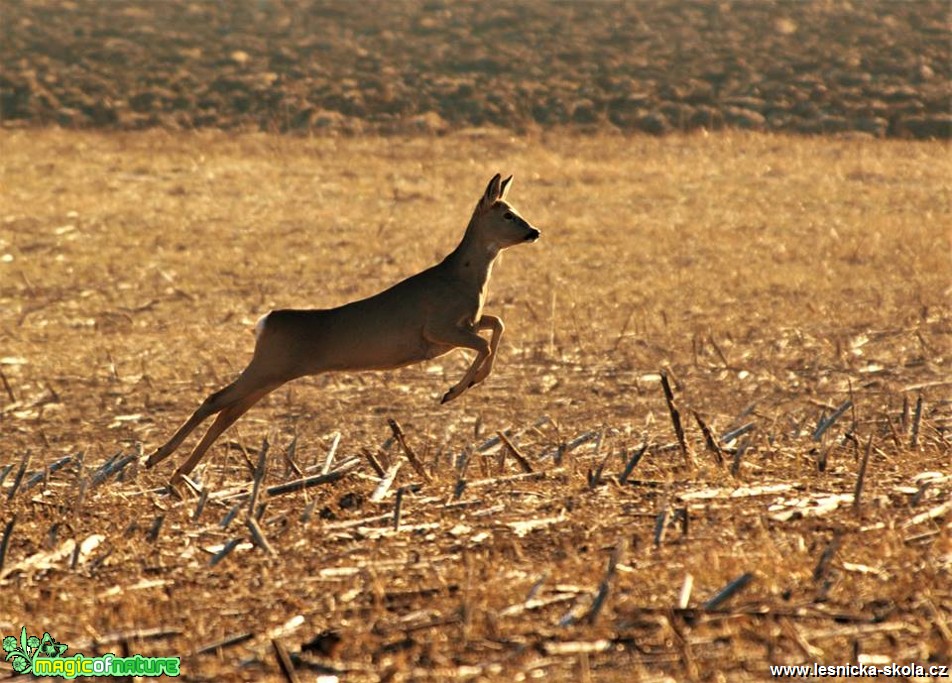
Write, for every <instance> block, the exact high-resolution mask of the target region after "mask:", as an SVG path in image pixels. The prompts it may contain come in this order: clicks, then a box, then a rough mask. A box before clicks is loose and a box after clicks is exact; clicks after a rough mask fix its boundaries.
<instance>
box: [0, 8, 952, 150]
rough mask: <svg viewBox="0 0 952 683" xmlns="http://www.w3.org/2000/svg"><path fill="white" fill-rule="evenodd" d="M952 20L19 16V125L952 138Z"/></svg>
mask: <svg viewBox="0 0 952 683" xmlns="http://www.w3.org/2000/svg"><path fill="white" fill-rule="evenodd" d="M949 19H950V10H949V4H948V3H947V2H941V1H922V2H853V3H849V2H797V3H794V2H737V3H727V2H671V1H667V2H643V3H635V2H627V3H617V2H598V3H586V2H559V3H553V2H540V1H530V2H517V3H485V2H480V3H475V2H474V3H456V2H449V1H441V0H423V1H409V2H341V1H337V2H320V3H308V2H302V1H295V0H269V1H267V2H250V1H245V2H242V1H236V2H219V3H214V2H195V1H192V0H162V2H142V1H139V2H130V1H110V2H70V1H67V0H63V1H44V0H4V3H3V5H2V7H0V119H2V121H3V122H4V123H5V124H7V125H11V124H13V125H19V124H30V125H33V124H48V123H58V124H60V125H62V126H66V127H82V128H87V127H99V128H110V129H140V128H150V127H157V126H158V127H167V128H186V129H191V128H206V127H218V128H226V129H253V130H266V131H315V130H319V131H345V132H361V131H367V130H374V131H378V132H397V131H399V132H408V131H428V132H445V131H447V130H452V129H459V128H466V127H472V126H487V125H491V126H498V127H503V128H509V129H514V130H526V129H532V128H535V127H539V126H542V127H550V126H572V127H578V128H582V129H586V130H592V129H610V128H618V129H621V130H624V131H644V132H648V133H653V134H663V133H666V132H669V131H673V130H694V129H699V128H704V129H708V130H716V129H720V128H722V127H738V128H745V129H757V130H770V131H785V132H796V133H844V132H858V133H864V134H869V135H873V136H879V137H881V136H897V137H916V138H930V137H941V138H948V137H949V136H950V134H952V116H950V109H949V103H950V97H952V86H950V78H949V71H950V65H952V53H950V46H952V39H950V38H952V33H950V24H949Z"/></svg>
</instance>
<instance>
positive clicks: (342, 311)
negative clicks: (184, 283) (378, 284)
mask: <svg viewBox="0 0 952 683" xmlns="http://www.w3.org/2000/svg"><path fill="white" fill-rule="evenodd" d="M511 183H512V176H509V177H508V178H506V179H505V180H501V179H500V176H499V174H498V173H497V174H496V175H495V176H493V178H492V180H490V181H489V185H488V186H487V187H486V192H485V193H484V194H483V196H482V198H481V199H480V200H479V203H478V204H477V205H476V209H475V210H474V211H473V216H472V218H470V220H469V225H468V226H467V227H466V232H465V234H464V235H463V239H462V241H460V243H459V246H457V247H456V249H454V250H453V251H452V253H450V254H449V255H448V256H447V257H446V258H444V259H443V260H442V261H441V262H440V263H438V264H436V265H435V266H432V267H431V268H428V269H427V270H424V271H423V272H422V273H417V274H416V275H413V276H412V277H409V278H407V279H406V280H403V281H402V282H399V283H397V284H396V285H394V286H393V287H391V288H390V289H387V290H384V291H383V292H380V293H379V294H376V295H374V296H372V297H369V298H367V299H361V300H360V301H354V302H352V303H349V304H345V305H343V306H340V307H338V308H331V309H324V310H275V311H271V312H270V313H267V314H266V315H264V316H263V317H262V318H261V319H260V320H259V321H258V323H257V325H255V334H256V339H257V340H256V343H255V350H254V355H253V356H252V358H251V362H250V363H249V364H248V367H246V368H245V369H244V371H243V372H242V373H241V374H240V375H239V376H238V379H236V380H235V381H234V382H232V383H231V384H229V385H228V386H226V387H225V388H223V389H220V390H219V391H216V392H214V393H213V394H210V395H209V396H208V397H207V398H206V399H205V400H204V401H203V402H202V404H201V405H200V406H199V407H198V409H197V410H196V411H195V412H194V413H193V414H192V416H191V417H190V418H188V420H186V422H185V424H183V425H182V426H181V427H180V428H179V430H178V431H177V432H175V434H174V435H172V438H171V439H169V440H168V442H166V443H165V445H163V446H162V447H160V448H159V449H158V450H156V451H155V452H153V453H152V454H151V455H150V456H149V457H148V459H147V461H146V467H153V466H155V465H157V464H158V463H160V462H162V461H163V460H165V459H166V458H168V457H169V456H170V455H172V453H174V452H175V450H176V449H177V448H178V447H179V446H180V445H181V444H182V442H183V441H184V440H185V439H186V437H188V435H189V434H191V433H192V431H193V430H194V429H195V428H196V427H198V425H200V424H201V423H202V422H204V421H205V420H206V419H207V418H208V417H210V416H212V415H214V414H215V413H218V417H217V418H216V419H215V421H214V422H213V423H212V425H211V427H209V428H208V431H207V432H205V436H204V437H202V440H201V441H199V443H198V445H196V446H195V448H194V450H193V451H192V453H191V455H189V457H188V459H187V460H186V461H185V462H184V463H182V465H181V466H180V467H179V468H178V469H177V470H176V471H175V473H174V474H173V475H172V478H171V481H170V487H171V488H172V490H175V488H176V487H177V486H178V485H179V484H181V483H182V482H183V481H184V478H185V476H186V475H187V474H189V473H190V472H191V471H192V470H193V469H194V468H195V466H196V465H197V464H198V463H199V461H201V459H202V457H204V455H205V453H206V451H208V449H209V447H210V446H211V445H212V444H213V443H214V442H215V439H217V438H218V437H219V436H220V435H221V433H222V432H224V431H225V430H226V429H227V428H228V427H229V426H231V425H232V424H233V423H234V422H235V421H236V420H237V419H238V418H239V417H241V416H242V415H244V414H245V413H246V412H247V411H248V409H249V408H251V406H253V405H254V404H255V403H257V402H258V401H260V400H261V399H262V398H263V397H264V396H266V395H267V394H269V393H271V392H272V391H274V390H275V389H277V388H278V387H280V386H281V385H283V384H286V383H287V382H290V381H291V380H293V379H297V378H298V377H303V376H305V375H317V374H320V373H323V372H330V371H339V370H387V369H391V368H399V367H403V366H405V365H410V364H412V363H418V362H420V361H424V360H428V359H430V358H436V357H437V356H442V355H443V354H445V353H448V352H450V351H452V350H453V349H456V348H463V349H471V350H473V351H475V352H476V358H475V360H473V363H472V365H470V367H469V369H468V370H467V371H466V374H465V375H463V378H462V379H461V380H460V381H459V382H457V383H456V384H455V385H454V386H453V387H451V388H450V390H449V391H447V392H446V394H444V395H443V400H442V401H441V402H442V403H447V402H449V401H452V400H454V399H457V398H459V397H460V396H462V394H463V393H464V392H465V391H466V390H467V389H469V388H470V387H473V386H476V385H477V384H479V383H480V382H482V381H483V380H485V379H486V377H488V376H489V373H490V372H492V369H493V363H494V362H495V360H496V350H497V349H498V347H499V340H500V339H501V338H502V333H503V329H504V328H503V324H502V320H500V319H499V318H497V317H496V316H493V315H483V304H484V303H485V301H486V292H487V288H488V285H489V276H490V275H491V274H492V269H493V263H495V260H496V256H498V255H499V252H500V251H502V250H503V249H506V248H507V247H512V246H514V245H516V244H521V243H522V242H534V241H535V240H537V239H538V238H539V235H540V232H539V230H537V229H536V228H534V227H533V226H532V225H530V224H529V222H528V221H526V220H525V219H524V218H523V217H522V216H520V215H519V213H518V212H517V211H516V210H515V209H514V208H513V207H512V206H511V205H510V204H509V203H508V202H506V194H507V192H508V190H509V187H510V185H511ZM482 330H490V331H491V333H492V334H491V336H490V339H489V341H486V339H484V338H483V337H481V336H480V335H479V334H478V333H479V332H480V331H482Z"/></svg>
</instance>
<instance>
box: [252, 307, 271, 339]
mask: <svg viewBox="0 0 952 683" xmlns="http://www.w3.org/2000/svg"><path fill="white" fill-rule="evenodd" d="M269 315H271V311H268V312H267V313H265V314H264V315H263V316H261V317H260V318H258V322H256V323H255V341H258V340H259V339H261V333H262V332H264V326H265V325H267V324H268V316H269Z"/></svg>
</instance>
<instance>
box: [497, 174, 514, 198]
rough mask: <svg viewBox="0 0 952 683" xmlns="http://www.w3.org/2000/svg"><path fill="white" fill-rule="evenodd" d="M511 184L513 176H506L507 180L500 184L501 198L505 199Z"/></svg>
mask: <svg viewBox="0 0 952 683" xmlns="http://www.w3.org/2000/svg"><path fill="white" fill-rule="evenodd" d="M511 184H512V176H509V177H508V178H506V179H505V180H503V181H502V184H500V186H499V198H500V199H505V198H506V194H508V192H509V186H510V185H511Z"/></svg>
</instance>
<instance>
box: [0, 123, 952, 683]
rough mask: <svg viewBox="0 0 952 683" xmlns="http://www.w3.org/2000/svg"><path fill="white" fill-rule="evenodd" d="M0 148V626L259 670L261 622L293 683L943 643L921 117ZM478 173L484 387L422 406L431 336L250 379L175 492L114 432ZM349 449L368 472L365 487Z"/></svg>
mask: <svg viewBox="0 0 952 683" xmlns="http://www.w3.org/2000/svg"><path fill="white" fill-rule="evenodd" d="M0 150H2V153H0V184H2V187H3V192H2V193H0V348H2V352H0V371H2V375H0V379H2V390H0V431H2V444H0V445H2V455H0V481H2V488H0V510H2V513H0V532H2V533H3V534H4V536H3V542H2V543H0V548H2V550H0V587H2V589H3V594H4V598H5V599H4V601H3V606H2V607H0V634H2V635H10V634H15V633H19V629H20V627H21V626H22V625H23V624H26V625H27V626H28V627H29V628H30V630H31V632H40V633H42V632H43V631H49V632H50V633H51V634H52V635H53V636H54V637H55V638H56V639H57V640H58V641H60V642H63V643H67V644H69V647H70V650H69V652H68V653H67V654H73V653H76V652H83V653H85V654H86V655H87V656H92V655H94V654H98V653H104V652H125V653H136V652H138V653H141V654H143V655H155V656H167V655H168V656H171V655H175V656H181V657H182V658H183V659H182V671H183V675H185V676H186V677H187V678H188V679H189V680H284V677H283V675H282V673H281V670H280V668H279V664H278V659H277V658H276V656H275V650H274V648H273V646H272V639H274V640H276V641H277V642H278V643H280V644H281V645H283V647H284V648H285V649H286V650H287V651H288V652H289V653H290V658H291V660H292V662H293V665H294V666H295V667H296V669H297V671H298V674H299V675H300V676H302V679H311V680H313V679H314V678H315V677H316V676H317V675H318V674H326V675H336V676H338V677H340V678H341V679H342V680H347V681H362V680H378V679H386V680H407V679H415V680H418V679H424V680H426V679H430V680H455V679H466V680H524V679H527V678H538V677H551V678H554V679H562V680H606V681H607V680H617V681H622V680H637V679H641V680H764V679H767V678H769V670H768V666H769V665H771V664H787V663H790V664H793V663H811V662H820V663H825V664H845V663H848V662H857V661H859V662H865V663H877V664H880V665H881V664H883V663H888V662H896V663H900V664H908V663H910V662H916V663H919V664H922V665H948V664H950V661H949V649H950V648H949V645H950V640H952V633H950V629H952V591H950V585H952V582H950V578H952V577H950V573H952V481H950V479H949V471H950V459H952V457H950V452H952V449H950V441H952V432H950V424H952V423H950V420H952V403H950V400H949V396H950V379H949V377H950V374H949V351H950V335H952V310H950V303H949V297H950V290H949V287H950V278H949V275H950V264H949V232H948V226H949V225H950V215H949V213H950V195H952V181H950V178H952V161H950V156H949V153H948V148H947V147H945V146H941V145H937V144H926V143H909V142H898V141H896V142H888V141H880V142H862V141H852V140H829V139H814V138H785V137H780V136H766V135H748V134H726V133H725V134H722V135H720V136H714V137H707V136H701V135H698V136H691V137H669V138H664V139H655V138H639V137H621V136H612V135H593V136H587V137H580V136H572V135H565V134H547V133H539V134H535V135H531V136H523V137H510V136H508V135H507V134H504V133H491V132H483V133H479V134H475V133H474V134H453V135H448V136H444V137H439V138H431V137H389V138H378V137H373V136H368V137H356V138H343V139H334V138H326V139H307V140H302V139H292V138H281V137H273V136H267V135H261V134H258V135H241V136H228V135H224V134H220V133H211V132H208V133H201V134H196V133H191V134H183V133H167V132H163V131H151V132H148V133H139V134H122V133H111V134H99V133H80V132H68V131H57V130H32V131H29V132H27V131H4V132H2V133H0ZM497 170H500V171H511V172H513V173H515V174H516V180H515V184H514V187H513V190H512V192H511V195H510V199H511V200H512V202H513V203H514V204H515V205H516V206H517V207H518V208H519V209H520V210H521V211H522V212H523V213H524V214H525V215H526V217H527V218H529V219H530V220H531V221H532V222H533V223H535V224H536V225H538V226H539V227H540V228H541V229H542V230H543V238H542V240H541V241H539V242H538V243H536V244H534V245H531V246H525V247H518V248H515V249H513V250H512V251H511V252H509V253H507V254H506V256H505V258H504V261H503V262H502V263H501V265H500V266H499V267H498V268H497V269H496V272H495V275H494V279H493V283H492V288H491V293H490V300H489V303H488V306H487V311H489V312H492V313H495V314H498V315H500V316H501V317H502V318H503V319H504V320H505V321H506V323H507V333H506V337H505V339H504V340H503V344H502V347H501V358H500V360H499V362H498V363H497V365H496V371H495V373H494V374H493V375H492V376H491V377H490V378H489V379H488V380H487V382H486V383H485V384H484V385H482V386H481V387H478V388H477V389H474V390H472V391H471V392H469V393H468V394H467V395H466V396H464V397H463V398H462V399H460V400H459V401H457V402H455V403H451V404H448V405H446V406H440V405H439V397H440V396H441V395H442V392H443V391H445V390H446V388H447V387H448V386H449V385H450V384H452V383H453V382H455V381H456V379H457V378H458V377H459V376H460V375H461V373H462V372H463V370H464V369H465V367H466V365H465V356H464V354H462V353H460V352H456V353H454V354H453V355H450V356H446V357H443V358H440V359H437V360H435V361H432V362H429V363H427V364H425V365H421V366H416V367H410V368H406V369H403V370H399V371H392V372H384V373H368V374H358V375H325V376H322V377H317V378H309V379H304V380H300V381H298V382H296V383H293V384H291V385H288V386H286V387H284V388H282V389H280V390H279V391H277V392H275V393H274V394H273V395H272V396H271V397H269V398H268V399H266V400H265V401H264V402H263V403H262V404H260V405H259V406H258V407H256V408H255V409H254V410H253V411H252V412H251V413H249V415H248V416H246V417H245V418H244V419H243V420H242V421H240V422H239V423H238V424H237V425H236V427H235V428H233V429H232V430H230V431H229V432H228V433H227V434H226V436H225V438H223V439H222V440H220V441H219V443H218V444H216V446H215V447H214V448H213V449H212V452H211V454H210V457H209V458H208V460H207V465H206V466H204V467H203V469H201V470H200V471H199V472H198V474H199V478H200V481H201V483H202V485H203V486H205V487H206V489H207V491H208V492H209V495H208V496H207V498H206V499H204V500H202V501H201V504H200V503H199V501H198V500H187V501H184V502H180V501H176V500H175V499H171V498H170V497H169V496H167V495H165V494H164V492H163V490H162V487H163V485H164V483H165V481H166V478H167V477H168V475H169V474H170V473H171V470H172V466H171V465H165V464H163V465H162V466H160V467H159V468H157V469H155V470H149V471H146V470H143V469H141V468H140V467H139V466H138V464H137V462H136V459H135V458H134V457H129V456H135V455H137V454H139V453H141V450H142V449H143V448H145V449H148V448H152V447H154V446H156V445H157V444H158V443H160V442H161V441H162V440H164V439H165V438H166V437H167V436H168V435H169V434H170V433H171V431H172V430H174V429H175V428H176V427H177V426H178V424H179V423H180V422H181V421H182V420H183V419H184V418H185V417H186V416H187V415H188V414H189V413H190V412H191V411H192V410H193V409H194V408H195V406H196V405H197V403H198V402H199V401H200V400H201V399H202V398H203V397H204V396H205V395H206V394H207V393H208V392H209V391H211V390H214V389H217V388H219V387H220V386H222V385H223V384H224V383H225V382H227V381H230V379H231V378H232V377H233V376H234V374H235V373H236V372H238V371H239V370H240V369H241V368H242V367H243V366H244V364H245V363H246V361H247V359H248V356H249V353H250V351H251V348H252V345H253V338H252V336H251V334H250V333H249V330H250V327H251V325H252V324H253V322H254V320H255V319H256V318H257V316H258V315H260V314H261V313H263V312H265V311H267V310H268V309H269V308H271V307H288V306H309V307H323V306H330V305H336V304H339V303H342V302H344V301H347V300H351V299H354V298H357V297H361V296H365V295H368V294H371V293H373V292H375V291H377V290H379V289H380V288H382V287H383V286H385V285H388V284H390V283H392V282H395V281H396V280H398V279H400V278H402V277H404V276H406V275H408V274H411V273H413V272H416V271H417V270H420V269H422V268H423V267H426V266H428V265H430V264H431V263H433V262H435V261H436V260H437V259H439V258H440V257H442V255H444V254H445V253H446V252H447V251H448V250H449V249H451V248H452V247H453V246H454V245H455V244H456V241H457V240H458V239H459V236H460V235H461V232H462V229H463V227H464V225H465V222H466V220H467V219H468V217H469V213H470V211H471V209H472V205H473V203H474V202H475V200H476V199H477V198H478V196H479V194H480V192H481V191H482V189H483V187H484V185H485V182H486V180H487V179H488V177H489V176H490V175H491V173H493V172H495V171H497ZM662 373H664V375H665V377H666V378H667V380H668V382H669V384H670V387H671V391H672V394H673V399H674V405H675V406H676V409H677V410H678V411H679V414H680V423H681V425H682V427H683V432H684V441H683V449H682V446H681V445H680V444H679V442H678V439H677V438H676V436H675V430H674V427H673V423H672V416H671V413H670V411H669V406H668V403H667V402H666V399H665V395H664V392H663V389H662V382H661V379H662ZM695 415H697V416H698V417H699V418H700V420H702V421H703V424H704V425H706V426H707V427H708V428H709V430H710V432H711V434H712V439H711V443H710V444H708V443H706V440H705V437H704V434H703V431H702V428H701V426H700V424H701V423H700V422H699V421H698V420H697V419H696V418H695ZM391 418H392V419H395V420H396V421H397V422H399V424H400V425H401V426H402V429H403V432H404V433H405V434H406V439H407V442H408V445H409V446H410V447H411V448H412V449H413V450H414V452H415V453H416V454H417V456H418V457H419V459H420V460H421V461H422V463H423V466H424V468H425V470H426V473H427V476H429V477H430V478H432V481H431V482H427V481H425V479H424V478H423V476H422V475H421V474H420V473H418V472H417V471H416V470H415V469H414V468H413V467H412V466H411V465H410V464H409V463H407V462H406V460H405V455H404V453H403V451H402V449H401V448H400V446H399V445H397V444H395V443H394V441H393V439H392V433H391V430H390V427H389V426H388V419H391ZM500 431H505V432H506V433H507V434H508V438H509V440H510V441H511V442H512V444H514V446H515V448H516V449H517V450H518V452H519V453H520V454H521V458H522V460H520V458H518V457H516V456H515V455H514V454H513V453H512V452H511V451H510V450H509V449H508V448H507V447H506V446H505V445H504V444H501V442H500V441H499V439H498V438H495V437H496V435H497V433H498V432H500ZM265 441H267V448H268V459H267V469H266V472H265V473H264V476H263V487H264V489H270V493H269V491H268V490H262V491H260V493H259V497H258V502H259V503H261V504H262V505H260V506H253V507H254V513H255V514H256V515H257V516H256V520H257V527H258V528H259V529H260V530H261V534H260V535H259V538H260V536H263V537H264V539H265V540H264V541H262V540H258V541H257V542H256V541H255V533H253V529H252V527H254V526H255V525H254V524H249V523H248V521H247V520H248V511H249V508H250V507H252V506H251V505H250V501H249V494H250V492H251V489H252V480H253V478H254V475H253V471H254V469H255V466H256V464H257V462H258V457H259V452H260V449H261V448H262V447H263V446H262V444H263V443H264V442H265ZM191 443H194V441H190V442H189V445H190V444H191ZM330 452H333V453H334V457H333V461H332V462H331V463H330V464H329V465H328V463H327V458H328V454H329V453H330ZM367 453H370V454H372V455H373V456H374V459H375V460H376V461H377V462H378V463H380V465H381V467H382V468H383V469H385V470H386V469H390V468H394V467H396V466H397V465H400V464H401V463H402V467H400V468H399V470H398V471H397V472H396V475H395V478H394V480H393V482H392V485H391V486H390V488H389V489H388V490H384V489H383V488H382V487H381V486H380V481H381V477H380V475H379V473H378V472H376V471H375V470H374V468H373V467H372V465H371V462H370V458H368V457H367ZM184 456H185V449H183V450H182V451H181V452H180V453H178V454H176V456H175V457H174V461H175V462H178V461H180V459H181V458H182V457H184ZM523 461H524V462H523ZM864 464H865V474H864V476H863V477H860V471H861V470H862V469H864ZM336 468H341V469H340V472H341V476H340V477H339V478H338V479H337V480H336V481H333V482H330V483H324V484H322V485H317V486H313V487H311V488H307V489H304V490H299V491H295V492H289V493H287V492H282V491H280V490H276V489H274V488H272V487H275V486H278V485H280V484H282V483H284V482H289V481H293V480H296V479H299V478H301V477H306V476H312V475H316V474H320V473H321V472H324V471H330V472H335V471H338V470H337V469H336ZM527 470H531V471H527ZM860 479H862V485H861V486H859V487H858V485H857V484H858V481H859V480H860ZM857 491H859V492H860V495H859V497H858V498H857V497H856V493H857ZM397 508H399V511H400V512H399V522H398V524H397V519H396V515H395V512H396V510H397ZM259 513H260V514H259ZM269 548H270V551H269ZM225 549H229V550H230V551H229V552H227V553H226V552H224V550H225ZM738 579H740V583H739V584H737V586H736V587H737V590H736V591H735V592H733V593H731V594H724V593H723V591H724V589H725V587H727V586H729V585H731V584H732V582H735V581H738ZM328 680H329V679H328Z"/></svg>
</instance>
